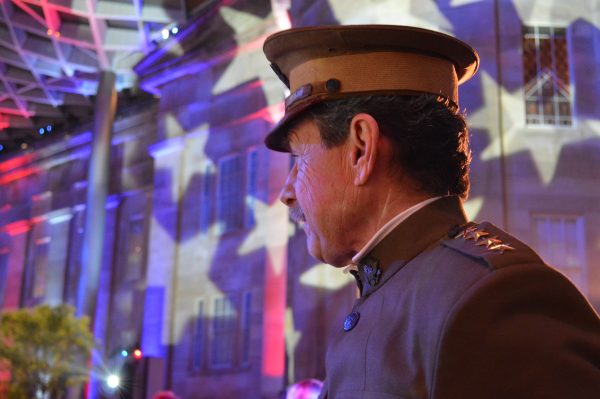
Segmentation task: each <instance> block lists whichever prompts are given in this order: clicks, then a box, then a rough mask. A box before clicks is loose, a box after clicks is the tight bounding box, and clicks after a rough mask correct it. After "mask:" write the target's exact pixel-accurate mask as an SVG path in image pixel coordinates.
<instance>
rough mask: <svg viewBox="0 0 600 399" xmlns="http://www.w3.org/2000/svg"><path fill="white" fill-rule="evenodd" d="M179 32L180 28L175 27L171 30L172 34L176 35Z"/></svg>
mask: <svg viewBox="0 0 600 399" xmlns="http://www.w3.org/2000/svg"><path fill="white" fill-rule="evenodd" d="M178 32H179V28H178V27H176V26H174V27H172V28H171V33H172V34H174V35H176V34H177V33H178Z"/></svg>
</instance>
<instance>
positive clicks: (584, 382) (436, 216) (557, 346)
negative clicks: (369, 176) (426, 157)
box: [320, 197, 600, 399]
mask: <svg viewBox="0 0 600 399" xmlns="http://www.w3.org/2000/svg"><path fill="white" fill-rule="evenodd" d="M356 277H357V280H358V282H359V287H360V290H361V296H360V298H359V299H358V300H357V301H356V303H355V305H354V309H349V313H350V315H349V317H348V318H347V319H346V321H345V322H344V323H342V321H340V327H339V331H337V332H336V333H335V336H334V337H333V339H332V340H331V342H332V343H331V344H330V347H329V349H328V352H327V357H326V373H327V375H326V381H325V386H324V388H323V392H322V393H321V396H320V398H328V399H397V398H405V399H408V398H415V399H416V398H418V399H424V398H428V399H471V398H472V399H475V398H476V399H496V398H497V399H519V398H523V399H525V398H527V399H532V398H533V399H535V398H539V399H554V398H556V399H559V398H560V399H567V398H568V399H578V398H581V399H584V398H585V399H591V398H597V397H600V319H599V318H598V315H597V314H596V313H595V312H594V310H593V309H592V307H591V306H590V305H589V303H588V302H587V301H586V299H585V298H584V297H583V296H582V295H581V294H580V293H579V291H578V290H577V289H576V288H575V287H574V286H573V284H571V283H570V282H569V280H567V279H566V278H565V277H564V276H563V275H562V274H560V273H559V272H558V271H556V270H554V269H553V268H551V267H549V266H547V265H545V264H544V262H543V261H542V260H541V259H540V257H539V256H538V255H537V254H536V253H535V252H534V251H533V250H532V249H530V248H529V247H527V246H526V245H525V244H523V243H522V242H520V241H518V240H517V239H515V238H514V237H512V236H510V235H508V234H507V233H505V232H504V231H502V230H500V229H498V228H497V227H495V226H493V225H492V224H490V223H481V224H475V223H467V219H466V217H465V215H464V212H463V210H462V205H461V202H460V200H459V199H458V198H455V197H445V198H442V199H440V200H437V201H435V202H433V203H432V204H430V205H427V206H426V207H424V208H422V209H421V210H419V211H417V212H416V213H414V214H413V215H411V216H410V217H409V218H408V219H406V220H405V221H404V222H402V223H401V224H400V225H399V226H398V227H397V228H396V229H395V230H393V231H392V232H391V233H390V234H389V235H388V236H386V237H385V238H384V239H383V241H381V242H380V243H379V244H378V245H376V247H375V248H374V249H373V250H372V251H371V252H370V253H369V254H368V255H367V256H365V258H364V259H362V260H361V262H360V263H359V265H358V272H357V274H356Z"/></svg>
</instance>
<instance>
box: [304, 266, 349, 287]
mask: <svg viewBox="0 0 600 399" xmlns="http://www.w3.org/2000/svg"><path fill="white" fill-rule="evenodd" d="M353 282H354V277H352V275H351V274H350V273H345V272H344V271H342V270H341V269H338V268H335V267H333V266H331V265H327V264H325V263H317V264H316V265H313V266H312V267H311V268H310V269H308V270H306V271H305V272H304V273H302V274H301V275H300V283H301V284H303V285H306V286H309V287H316V288H322V289H326V290H329V291H337V290H339V289H341V288H342V287H344V286H346V285H347V284H349V283H353Z"/></svg>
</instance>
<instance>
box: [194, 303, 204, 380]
mask: <svg viewBox="0 0 600 399" xmlns="http://www.w3.org/2000/svg"><path fill="white" fill-rule="evenodd" d="M197 311H198V313H197V315H196V325H195V326H194V339H193V341H192V369H193V370H200V369H201V368H202V358H203V357H204V301H202V300H200V301H198V306H197Z"/></svg>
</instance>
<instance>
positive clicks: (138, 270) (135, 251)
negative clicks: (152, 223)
mask: <svg viewBox="0 0 600 399" xmlns="http://www.w3.org/2000/svg"><path fill="white" fill-rule="evenodd" d="M143 249H144V219H143V218H142V217H141V216H135V217H132V218H131V219H129V223H128V225H127V254H126V256H127V262H126V264H125V281H136V280H139V279H141V278H142V277H143V270H142V269H143V266H144V251H143Z"/></svg>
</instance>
